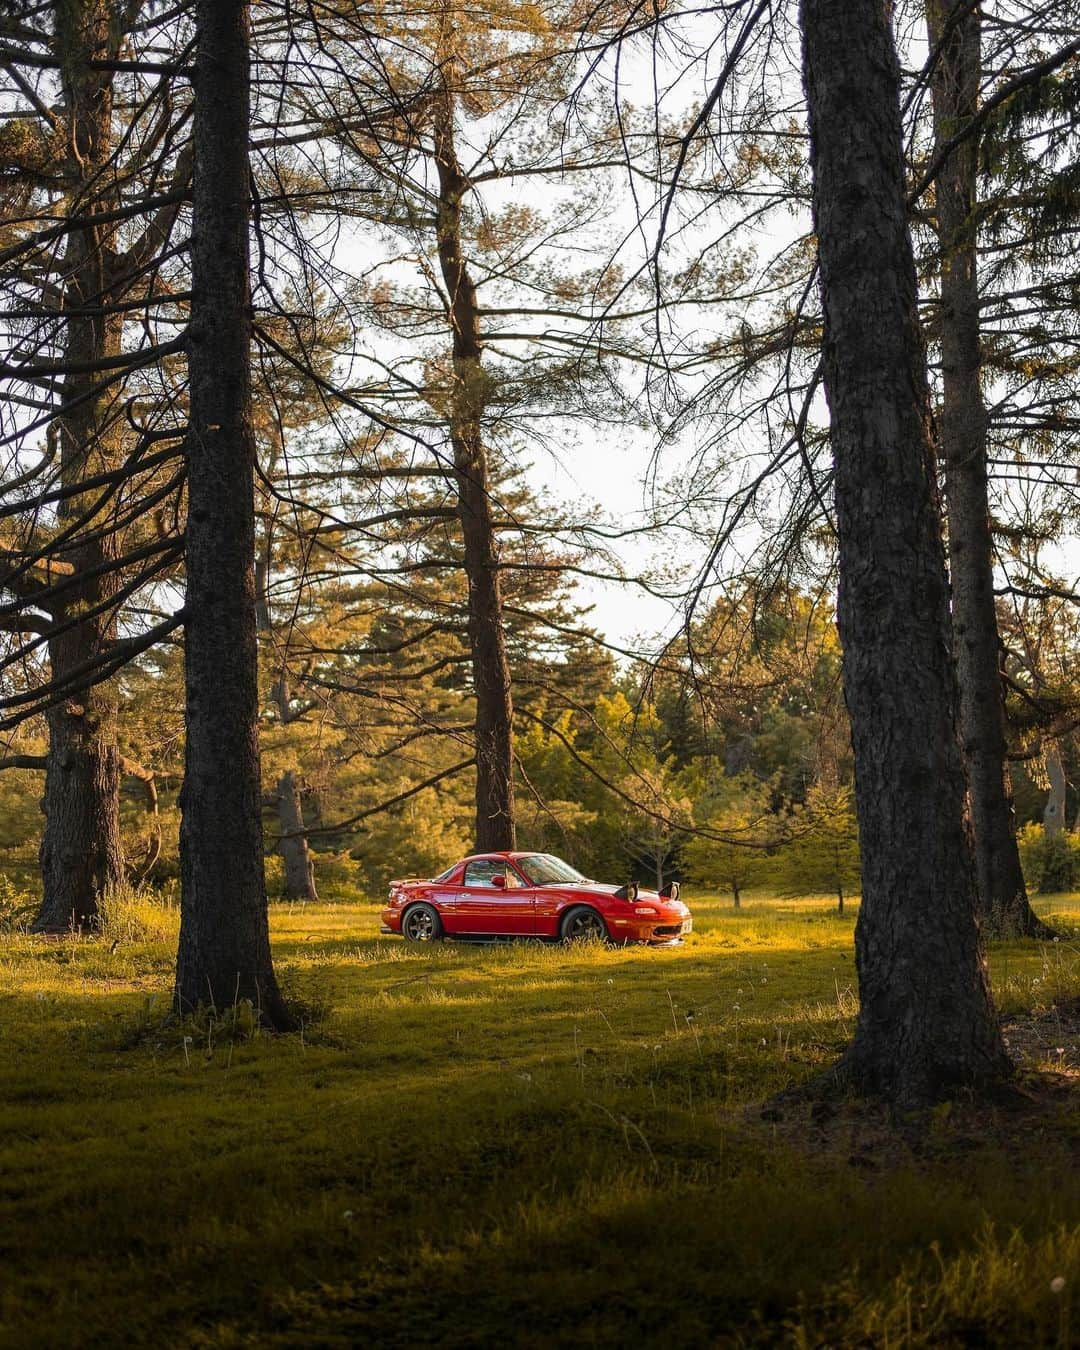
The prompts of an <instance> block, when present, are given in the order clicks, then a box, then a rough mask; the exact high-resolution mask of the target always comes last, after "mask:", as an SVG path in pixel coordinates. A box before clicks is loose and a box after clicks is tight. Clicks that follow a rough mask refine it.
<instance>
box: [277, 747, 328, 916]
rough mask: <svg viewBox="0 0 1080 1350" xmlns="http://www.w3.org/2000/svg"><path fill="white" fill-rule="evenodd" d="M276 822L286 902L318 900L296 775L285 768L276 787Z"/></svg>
mask: <svg viewBox="0 0 1080 1350" xmlns="http://www.w3.org/2000/svg"><path fill="white" fill-rule="evenodd" d="M277 811H278V822H279V824H280V826H281V856H282V858H283V859H284V862H285V889H284V891H283V892H282V894H283V895H284V898H285V899H286V900H318V898H319V895H318V892H317V891H316V889H315V868H314V865H313V864H312V861H311V852H310V850H309V849H308V841H307V839H306V838H305V837H304V834H303V829H304V812H303V809H302V807H301V804H300V788H299V786H298V785H297V782H296V774H294V773H293V771H292V769H286V770H285V772H284V773H283V774H282V775H281V778H280V779H279V780H278V785H277Z"/></svg>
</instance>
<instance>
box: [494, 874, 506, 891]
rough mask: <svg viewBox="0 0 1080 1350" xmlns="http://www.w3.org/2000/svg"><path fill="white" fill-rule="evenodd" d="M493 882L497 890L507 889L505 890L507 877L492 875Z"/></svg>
mask: <svg viewBox="0 0 1080 1350" xmlns="http://www.w3.org/2000/svg"><path fill="white" fill-rule="evenodd" d="M491 884H492V885H493V886H494V887H495V888H496V890H500V891H505V890H506V878H505V877H492V878H491Z"/></svg>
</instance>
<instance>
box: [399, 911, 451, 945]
mask: <svg viewBox="0 0 1080 1350" xmlns="http://www.w3.org/2000/svg"><path fill="white" fill-rule="evenodd" d="M401 935H402V937H403V938H404V939H405V941H406V942H438V941H439V939H440V938H441V937H442V935H443V926H442V920H441V919H440V918H439V911H438V910H437V909H435V908H434V907H433V906H431V905H424V904H419V905H410V906H409V908H408V909H407V910H406V911H405V913H404V915H403V916H402V919H401Z"/></svg>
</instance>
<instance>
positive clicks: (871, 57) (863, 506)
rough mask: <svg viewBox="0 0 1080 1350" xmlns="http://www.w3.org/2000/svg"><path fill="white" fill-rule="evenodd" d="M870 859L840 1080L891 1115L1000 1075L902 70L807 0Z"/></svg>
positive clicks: (841, 1) (817, 189)
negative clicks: (953, 635)
mask: <svg viewBox="0 0 1080 1350" xmlns="http://www.w3.org/2000/svg"><path fill="white" fill-rule="evenodd" d="M801 19H802V29H803V62H804V80H805V85H806V93H807V100H808V106H809V118H810V136H811V163H812V167H813V174H814V222H815V228H816V231H817V237H818V260H819V267H820V278H821V294H822V302H823V309H824V371H825V389H826V394H827V397H828V401H829V407H830V411H831V423H832V445H833V455H834V460H835V498H836V519H837V532H838V545H839V575H840V583H839V604H838V618H839V628H840V636H841V642H842V648H843V671H844V694H845V699H846V702H847V706H848V712H849V715H850V719H851V732H852V746H853V750H854V760H855V781H856V799H857V805H858V818H859V835H860V843H861V848H862V905H861V908H860V911H859V919H858V923H857V925H856V932H855V946H856V963H857V969H858V977H859V992H860V999H861V1004H860V1010H859V1017H858V1021H857V1023H856V1030H855V1036H854V1040H853V1043H852V1045H851V1047H850V1048H849V1050H848V1052H847V1054H846V1055H845V1057H844V1059H843V1061H842V1062H841V1064H840V1066H838V1068H837V1070H836V1071H834V1079H835V1080H839V1081H842V1082H848V1083H851V1084H852V1085H854V1086H856V1087H857V1088H859V1089H860V1090H863V1091H868V1092H872V1093H879V1094H881V1095H883V1096H885V1097H886V1098H887V1099H890V1100H892V1101H893V1102H895V1103H898V1104H922V1103H925V1102H927V1101H930V1100H933V1099H934V1098H935V1097H937V1096H938V1095H939V1094H941V1093H943V1092H947V1091H948V1090H950V1089H951V1088H953V1087H954V1086H956V1085H960V1084H971V1085H976V1084H986V1083H988V1082H990V1081H991V1080H995V1079H998V1078H1000V1077H1002V1076H1003V1075H1005V1074H1006V1073H1007V1072H1008V1068H1009V1065H1008V1060H1007V1057H1006V1055H1005V1051H1004V1047H1003V1043H1002V1040H1001V1033H1000V1030H999V1027H998V1023H997V1019H996V1016H995V1013H994V1007H993V1003H992V1000H991V996H990V988H989V981H988V977H987V971H986V963H985V959H984V956H983V953H982V950H981V946H980V940H979V929H978V924H977V920H976V898H975V880H974V870H973V866H972V858H971V847H970V840H969V838H968V834H967V830H966V827H965V821H964V790H965V788H964V776H963V769H962V766H961V761H960V751H959V745H958V742H957V732H956V690H955V671H954V668H953V664H952V660H951V655H950V631H949V612H948V594H947V586H946V579H945V559H944V547H943V543H942V538H941V528H940V510H939V503H938V498H937V487H936V476H935V451H934V445H933V443H932V440H931V429H930V415H929V397H928V389H927V379H926V358H925V354H924V351H923V347H922V340H921V334H920V330H919V320H918V311H917V305H916V280H915V267H914V262H913V258H912V250H911V241H910V237H909V235H908V229H907V219H906V209H905V182H904V168H903V156H902V142H901V126H900V113H899V98H898V89H899V71H898V66H897V60H896V52H895V48H894V46H893V40H892V33H891V29H890V23H889V18H888V13H887V8H886V6H885V5H883V4H882V3H881V0H802V3H801Z"/></svg>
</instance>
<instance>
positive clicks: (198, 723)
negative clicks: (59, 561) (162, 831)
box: [175, 0, 290, 1028]
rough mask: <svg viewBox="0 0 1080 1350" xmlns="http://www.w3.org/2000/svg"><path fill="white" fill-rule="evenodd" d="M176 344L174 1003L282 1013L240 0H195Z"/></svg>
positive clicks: (246, 80)
mask: <svg viewBox="0 0 1080 1350" xmlns="http://www.w3.org/2000/svg"><path fill="white" fill-rule="evenodd" d="M195 14H196V26H197V41H198V49H197V56H196V63H195V114H194V123H193V136H194V142H195V176H194V207H193V222H192V301H191V330H190V347H189V357H188V369H189V380H190V390H191V412H190V422H189V432H188V437H187V442H186V452H187V465H188V517H187V599H186V604H185V610H186V642H185V677H186V694H187V747H186V764H185V776H184V786H183V790H182V791H181V794H180V797H181V801H180V805H181V810H182V823H181V828H180V880H181V918H180V947H179V952H178V954H177V967H176V991H175V1002H176V1006H177V1008H178V1010H179V1011H180V1012H184V1013H186V1012H190V1011H191V1010H192V1009H193V1008H195V1007H197V1006H198V1005H199V1004H200V1003H202V1004H208V1005H213V1006H215V1007H217V1008H224V1007H227V1006H229V1005H231V1004H232V1003H233V1002H234V1001H236V1000H239V999H250V1000H251V1002H252V1003H253V1004H254V1005H255V1007H256V1008H257V1009H258V1010H259V1012H260V1015H261V1017H262V1019H263V1020H264V1021H265V1022H266V1023H268V1024H269V1025H271V1026H275V1027H279V1028H282V1027H286V1026H288V1025H289V1023H290V1019H289V1017H288V1014H287V1011H286V1009H285V1007H284V1004H283V1001H282V998H281V995H280V993H279V991H278V987H277V983H276V981H275V979H274V971H273V965H272V962H271V955H270V935H269V927H268V922H267V912H266V883H265V878H264V874H263V841H262V818H261V807H262V792H261V788H260V778H259V744H258V730H257V717H258V651H257V645H256V633H255V578H254V559H255V502H254V483H253V474H254V465H255V438H254V432H253V429H252V421H251V376H250V343H251V296H250V280H249V257H248V227H249V212H250V189H249V181H250V172H249V165H248V118H249V99H250V79H251V67H250V51H249V27H248V6H247V5H246V4H245V3H243V0H198V3H197V5H196V9H195Z"/></svg>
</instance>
